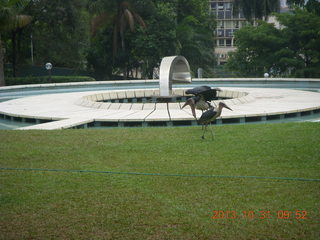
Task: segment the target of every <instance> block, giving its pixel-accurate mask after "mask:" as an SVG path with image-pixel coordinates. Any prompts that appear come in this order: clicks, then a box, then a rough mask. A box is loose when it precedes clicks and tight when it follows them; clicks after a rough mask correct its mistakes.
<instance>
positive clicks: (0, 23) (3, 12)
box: [0, 0, 32, 86]
mask: <svg viewBox="0 0 320 240" xmlns="http://www.w3.org/2000/svg"><path fill="white" fill-rule="evenodd" d="M28 2H29V1H25V0H7V1H4V3H2V6H1V9H0V86H5V79H4V54H5V49H4V47H3V46H2V40H1V33H2V32H9V31H13V30H16V29H21V28H23V27H25V26H26V25H28V24H29V23H30V22H31V21H32V17H31V16H28V15H23V14H19V13H20V12H21V10H22V9H23V8H24V7H25V6H26V5H27V4H28Z"/></svg>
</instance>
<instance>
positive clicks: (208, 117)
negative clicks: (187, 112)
mask: <svg viewBox="0 0 320 240" xmlns="http://www.w3.org/2000/svg"><path fill="white" fill-rule="evenodd" d="M223 108H227V109H229V110H231V111H232V109H231V108H229V107H228V106H227V105H226V104H225V103H223V102H220V103H219V105H218V107H217V108H210V109H209V110H207V111H205V112H204V113H202V115H201V117H200V118H199V121H198V122H199V123H200V124H202V126H203V125H204V126H205V127H204V130H203V134H202V139H204V134H205V133H206V131H207V127H208V125H209V124H210V125H211V123H212V122H213V121H214V120H216V118H217V117H220V115H221V112H222V109H223ZM211 135H212V138H213V132H212V129H211Z"/></svg>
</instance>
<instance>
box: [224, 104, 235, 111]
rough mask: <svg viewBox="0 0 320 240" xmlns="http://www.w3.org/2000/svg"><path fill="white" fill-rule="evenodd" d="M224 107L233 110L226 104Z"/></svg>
mask: <svg viewBox="0 0 320 240" xmlns="http://www.w3.org/2000/svg"><path fill="white" fill-rule="evenodd" d="M225 107H226V108H228V109H229V110H231V111H233V110H232V109H231V108H229V107H228V106H227V105H226V106H225Z"/></svg>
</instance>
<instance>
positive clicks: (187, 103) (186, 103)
mask: <svg viewBox="0 0 320 240" xmlns="http://www.w3.org/2000/svg"><path fill="white" fill-rule="evenodd" d="M187 105H190V103H189V102H188V101H186V102H185V103H184V104H183V106H182V108H184V107H185V106H187Z"/></svg>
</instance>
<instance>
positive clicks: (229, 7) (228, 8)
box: [224, 2, 232, 10]
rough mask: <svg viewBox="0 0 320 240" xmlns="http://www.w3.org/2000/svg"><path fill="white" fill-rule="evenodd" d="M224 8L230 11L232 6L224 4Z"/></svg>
mask: <svg viewBox="0 0 320 240" xmlns="http://www.w3.org/2000/svg"><path fill="white" fill-rule="evenodd" d="M224 8H225V9H226V10H231V9H232V4H231V3H230V2H228V3H225V4H224Z"/></svg>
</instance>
